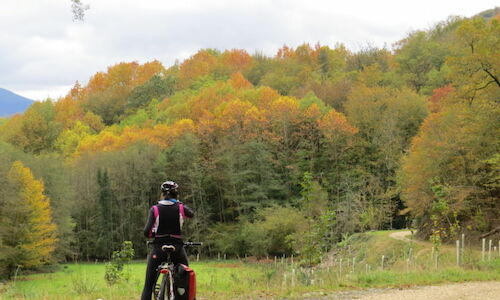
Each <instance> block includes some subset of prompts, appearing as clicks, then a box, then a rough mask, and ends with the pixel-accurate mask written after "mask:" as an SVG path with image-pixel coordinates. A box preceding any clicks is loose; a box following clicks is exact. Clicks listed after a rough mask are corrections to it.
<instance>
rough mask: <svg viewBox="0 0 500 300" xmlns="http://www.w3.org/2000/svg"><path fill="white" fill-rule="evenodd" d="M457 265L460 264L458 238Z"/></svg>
mask: <svg viewBox="0 0 500 300" xmlns="http://www.w3.org/2000/svg"><path fill="white" fill-rule="evenodd" d="M457 266H460V241H459V240H457Z"/></svg>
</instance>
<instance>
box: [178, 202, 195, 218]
mask: <svg viewBox="0 0 500 300" xmlns="http://www.w3.org/2000/svg"><path fill="white" fill-rule="evenodd" d="M181 204H182V203H181ZM182 206H183V207H184V216H185V217H186V218H192V217H194V210H193V209H191V207H189V206H187V205H186V204H182Z"/></svg>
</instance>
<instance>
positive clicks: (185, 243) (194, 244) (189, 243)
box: [184, 242, 203, 246]
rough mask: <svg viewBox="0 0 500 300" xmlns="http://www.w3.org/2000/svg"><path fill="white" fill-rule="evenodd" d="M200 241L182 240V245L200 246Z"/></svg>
mask: <svg viewBox="0 0 500 300" xmlns="http://www.w3.org/2000/svg"><path fill="white" fill-rule="evenodd" d="M202 245H203V243H202V242H184V246H202Z"/></svg>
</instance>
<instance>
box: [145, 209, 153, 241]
mask: <svg viewBox="0 0 500 300" xmlns="http://www.w3.org/2000/svg"><path fill="white" fill-rule="evenodd" d="M154 222H155V217H154V211H153V208H152V207H151V209H149V215H148V220H147V221H146V226H144V236H145V237H147V238H151V237H153V231H152V229H153V224H154Z"/></svg>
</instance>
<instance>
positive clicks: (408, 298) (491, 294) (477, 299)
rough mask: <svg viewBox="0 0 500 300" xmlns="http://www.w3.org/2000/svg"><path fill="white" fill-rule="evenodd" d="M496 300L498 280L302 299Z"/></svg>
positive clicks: (499, 284) (343, 293) (498, 296)
mask: <svg viewBox="0 0 500 300" xmlns="http://www.w3.org/2000/svg"><path fill="white" fill-rule="evenodd" d="M353 299H356V300H427V299H429V300H498V299H500V282H498V281H490V282H466V283H453V284H445V285H435V286H420V287H414V288H409V289H366V290H360V291H343V292H337V293H332V294H329V295H326V296H324V295H323V296H319V295H318V296H313V295H310V296H309V297H306V298H303V300H353Z"/></svg>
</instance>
